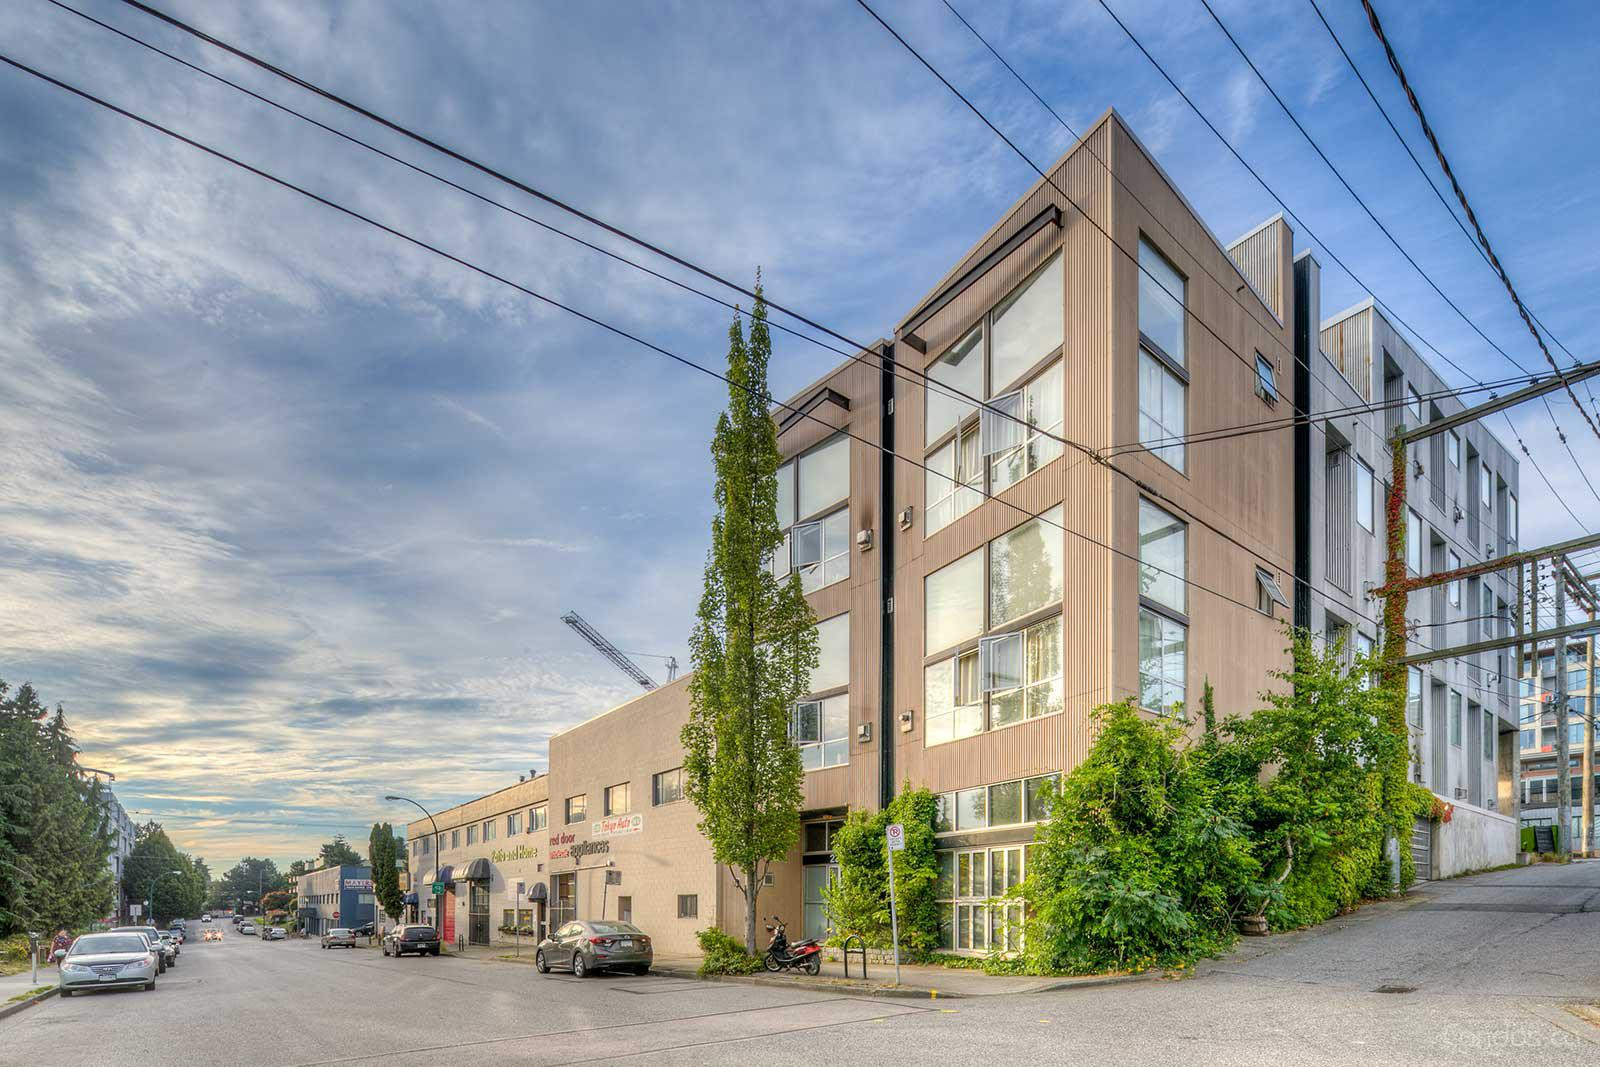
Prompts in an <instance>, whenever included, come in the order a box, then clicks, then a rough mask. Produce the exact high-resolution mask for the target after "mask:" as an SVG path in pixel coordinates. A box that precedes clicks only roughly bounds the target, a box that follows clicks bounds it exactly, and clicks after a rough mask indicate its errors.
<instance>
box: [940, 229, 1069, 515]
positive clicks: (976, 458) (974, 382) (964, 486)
mask: <svg viewBox="0 0 1600 1067" xmlns="http://www.w3.org/2000/svg"><path fill="white" fill-rule="evenodd" d="M1063 270H1064V268H1063V267H1062V260H1061V257H1060V256H1059V255H1058V256H1055V257H1053V258H1052V259H1051V260H1050V262H1048V263H1047V264H1045V266H1044V267H1042V268H1040V270H1038V271H1037V272H1035V273H1034V275H1033V276H1032V277H1031V278H1029V279H1027V280H1026V281H1024V282H1023V283H1022V284H1021V285H1020V286H1018V287H1017V289H1016V290H1015V291H1014V292H1013V293H1012V294H1011V295H1010V296H1008V297H1006V298H1005V299H1004V300H1002V301H1001V302H1000V303H999V304H998V305H997V306H996V307H995V308H994V309H993V310H992V311H991V312H990V313H989V314H988V315H985V316H984V318H983V319H982V320H981V321H980V322H979V323H978V325H977V326H976V327H974V328H973V329H972V331H971V332H969V333H968V334H966V335H965V336H964V337H962V338H961V340H960V341H958V342H956V344H955V345H954V346H953V347H952V348H951V349H950V350H949V351H948V352H947V353H945V355H943V356H942V357H940V358H939V359H938V360H937V361H935V362H934V363H933V364H932V365H931V366H930V367H929V369H928V377H929V379H931V382H932V383H935V384H930V386H929V388H928V389H927V390H925V394H924V395H925V396H926V401H927V412H926V415H925V416H924V421H923V444H924V447H925V448H926V449H927V458H926V460H925V466H926V467H927V468H928V470H927V471H926V473H925V474H924V476H923V478H924V480H923V491H924V495H923V515H924V528H923V534H924V536H928V535H931V534H934V533H937V532H938V531H939V530H941V529H943V528H944V527H946V526H948V525H949V524H950V523H952V522H954V521H955V520H956V519H958V518H960V517H961V516H962V515H965V514H966V513H967V512H969V511H971V510H972V509H973V508H975V507H977V506H978V504H979V503H980V502H982V500H983V498H984V493H985V492H986V491H987V492H990V493H995V492H999V491H1000V490H1002V489H1005V488H1007V487H1008V486H1011V485H1014V484H1016V483H1017V482H1019V481H1021V480H1022V479H1023V478H1026V477H1027V476H1028V475H1030V474H1032V473H1033V472H1035V471H1037V470H1039V469H1040V468H1041V467H1043V466H1044V465H1045V464H1047V463H1049V462H1050V461H1051V460H1053V459H1055V458H1056V457H1057V456H1059V455H1060V454H1061V451H1062V445H1061V442H1060V440H1059V438H1060V436H1061V427H1062V415H1063V407H1064V396H1065V393H1064V380H1063V374H1062V366H1061V363H1060V362H1059V361H1056V362H1052V363H1051V364H1050V365H1049V366H1046V367H1043V368H1040V366H1039V364H1040V363H1041V362H1043V361H1044V360H1047V359H1049V358H1050V357H1051V355H1052V354H1053V353H1055V352H1057V351H1058V350H1059V349H1060V348H1061V347H1062V341H1063V338H1064V334H1065V326H1064V324H1063V308H1064V295H1063V291H1064V286H1063ZM940 386H946V387H948V388H940ZM958 394H965V396H961V395H958ZM968 397H971V398H974V399H967V398H968ZM980 397H981V398H984V404H983V407H982V408H981V409H980V408H979V406H978V404H977V403H975V399H976V398H980ZM985 480H987V482H988V486H987V490H986V489H985Z"/></svg>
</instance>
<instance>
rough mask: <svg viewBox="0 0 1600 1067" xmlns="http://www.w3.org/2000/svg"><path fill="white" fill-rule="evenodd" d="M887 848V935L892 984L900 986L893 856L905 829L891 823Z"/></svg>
mask: <svg viewBox="0 0 1600 1067" xmlns="http://www.w3.org/2000/svg"><path fill="white" fill-rule="evenodd" d="M883 837H884V842H885V843H886V844H887V845H888V846H889V935H890V936H891V937H892V938H893V939H894V984H895V985H899V984H900V914H899V908H898V907H897V905H896V902H895V892H894V854H895V853H896V852H899V851H900V850H901V849H903V848H905V847H906V828H905V827H904V826H902V825H901V824H900V823H897V822H893V823H890V824H889V825H888V827H887V828H886V829H885V830H884V831H883Z"/></svg>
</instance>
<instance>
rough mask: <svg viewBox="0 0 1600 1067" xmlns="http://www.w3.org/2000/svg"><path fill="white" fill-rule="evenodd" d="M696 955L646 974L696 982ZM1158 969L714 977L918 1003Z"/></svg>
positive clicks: (1051, 988)
mask: <svg viewBox="0 0 1600 1067" xmlns="http://www.w3.org/2000/svg"><path fill="white" fill-rule="evenodd" d="M699 967H700V957H698V956H680V957H667V956H657V957H656V961H655V966H654V968H652V971H651V973H653V974H662V975H670V976H673V977H682V978H696V977H699V976H698V974H697V973H696V972H697V971H698V969H699ZM1161 973H1162V972H1160V971H1146V972H1144V973H1141V974H1119V975H1090V976H1088V977H1084V978H1061V977H1039V976H1036V975H1009V974H1007V975H997V974H984V973H983V972H982V971H978V970H967V969H965V968H958V967H941V966H938V965H937V964H915V963H902V964H901V965H900V982H899V984H898V985H896V984H895V971H894V964H892V963H890V964H882V965H880V964H876V963H874V964H870V965H869V966H868V968H867V975H866V977H865V978H862V977H861V966H860V961H859V960H856V961H853V962H852V963H851V965H850V977H849V978H846V977H845V976H844V964H843V963H834V962H826V961H825V962H824V963H823V964H822V972H821V973H820V974H818V975H817V976H816V977H815V978H813V977H812V976H810V975H808V974H802V973H800V972H798V971H781V972H779V973H777V974H770V973H768V972H766V971H758V972H756V973H755V974H753V975H750V976H748V977H745V976H738V977H732V976H728V977H721V976H719V977H714V978H711V979H707V980H709V981H718V982H753V983H756V984H758V985H777V986H788V987H798V988H801V989H821V990H837V991H841V992H844V991H848V992H855V993H866V994H869V995H872V996H882V997H907V998H914V999H918V1000H930V999H931V1000H938V999H941V998H965V997H995V996H1006V995H1013V996H1014V995H1017V994H1022V993H1055V992H1062V991H1065V990H1069V989H1087V988H1093V987H1095V986H1105V985H1120V984H1122V983H1125V982H1145V981H1153V980H1154V979H1157V978H1160V977H1161Z"/></svg>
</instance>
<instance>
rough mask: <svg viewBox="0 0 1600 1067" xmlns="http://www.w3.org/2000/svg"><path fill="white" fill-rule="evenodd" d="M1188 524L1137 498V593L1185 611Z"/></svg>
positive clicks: (1186, 597)
mask: <svg viewBox="0 0 1600 1067" xmlns="http://www.w3.org/2000/svg"><path fill="white" fill-rule="evenodd" d="M1188 543H1189V528H1188V525H1187V524H1185V523H1183V522H1181V521H1180V520H1178V519H1175V518H1173V517H1172V516H1171V515H1169V514H1167V512H1165V511H1163V510H1162V509H1161V508H1159V507H1157V506H1156V505H1154V504H1152V503H1150V501H1148V500H1145V499H1144V498H1143V497H1141V498H1140V499H1139V595H1140V596H1142V597H1146V598H1148V599H1150V600H1153V601H1155V602H1156V603H1158V604H1161V605H1162V606H1164V607H1168V608H1171V609H1172V610H1173V611H1178V612H1182V611H1186V610H1187V604H1188V590H1187V587H1186V585H1185V579H1186V578H1187V576H1188V573H1189V571H1188V551H1189V550H1188Z"/></svg>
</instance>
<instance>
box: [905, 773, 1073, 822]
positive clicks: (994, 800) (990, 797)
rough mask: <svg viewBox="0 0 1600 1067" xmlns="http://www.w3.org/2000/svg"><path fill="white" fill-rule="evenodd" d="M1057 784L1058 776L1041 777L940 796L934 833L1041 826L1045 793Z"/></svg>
mask: <svg viewBox="0 0 1600 1067" xmlns="http://www.w3.org/2000/svg"><path fill="white" fill-rule="evenodd" d="M1060 782H1061V776H1060V775H1058V774H1041V775H1038V776H1036V777H1033V778H1017V779H1014V780H1012V781H1009V782H1000V783H998V784H996V785H980V786H977V787H976V788H973V789H962V790H960V791H959V792H952V793H940V794H939V795H938V797H937V801H938V808H937V809H936V813H935V815H934V827H933V828H934V832H935V833H941V834H947V833H953V832H958V831H959V832H961V833H968V832H971V831H973V830H992V829H995V828H996V827H1001V826H1023V825H1026V824H1028V823H1035V822H1042V821H1044V819H1045V818H1046V816H1047V813H1046V811H1045V800H1044V797H1045V792H1046V790H1047V789H1052V788H1055V787H1056V786H1058V785H1059V784H1060Z"/></svg>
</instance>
